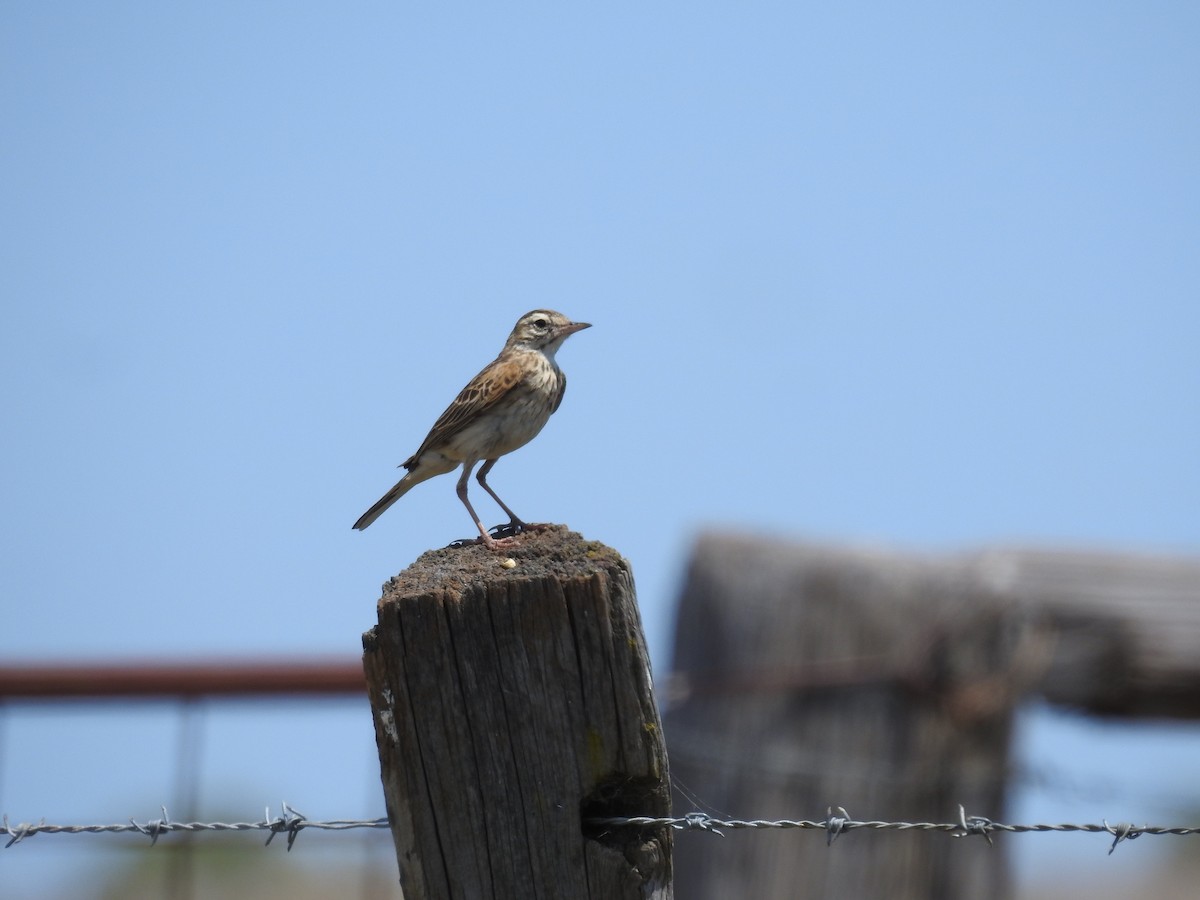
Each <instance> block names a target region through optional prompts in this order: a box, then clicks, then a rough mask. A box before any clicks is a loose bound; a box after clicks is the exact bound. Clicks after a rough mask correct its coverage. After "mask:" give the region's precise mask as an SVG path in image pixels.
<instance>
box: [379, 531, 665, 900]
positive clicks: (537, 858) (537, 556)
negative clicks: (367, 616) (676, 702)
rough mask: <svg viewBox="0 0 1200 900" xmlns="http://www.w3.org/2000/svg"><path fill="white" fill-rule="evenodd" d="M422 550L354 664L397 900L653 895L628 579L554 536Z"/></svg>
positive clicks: (646, 670)
mask: <svg viewBox="0 0 1200 900" xmlns="http://www.w3.org/2000/svg"><path fill="white" fill-rule="evenodd" d="M507 556H508V557H510V558H511V559H512V560H513V561H514V562H515V566H514V567H512V568H505V567H504V564H505V563H504V560H505V555H503V554H497V553H492V552H489V551H487V550H485V549H483V548H482V547H473V546H472V547H464V548H456V549H447V550H439V551H432V552H429V553H426V554H424V555H422V556H421V557H420V559H418V560H417V561H416V563H414V564H413V565H412V566H411V567H410V568H408V569H407V570H405V571H404V572H403V573H401V574H400V575H399V576H397V577H396V578H393V579H392V580H391V581H389V582H388V583H387V585H385V587H384V594H383V599H382V600H381V601H380V603H379V624H378V625H377V626H376V627H375V628H374V629H372V630H371V631H369V632H367V634H366V635H364V639H363V645H364V648H365V653H364V657H363V662H364V667H365V670H366V674H367V681H368V688H369V693H370V697H371V703H372V707H373V710H374V716H375V728H376V738H377V743H378V747H379V756H380V764H381V772H382V778H383V785H384V793H385V796H386V799H387V809H388V816H389V818H390V820H391V824H392V833H393V837H394V839H395V844H396V853H397V858H398V860H399V863H400V873H401V884H402V886H403V889H404V894H405V898H406V900H427V898H428V900H434V898H437V900H441V898H471V900H476V898H512V897H531V898H532V897H543V898H560V897H561V898H596V900H601V898H603V900H609V898H658V900H664V898H669V897H671V895H672V894H671V891H672V887H671V835H670V833H669V831H662V832H658V833H651V834H646V833H639V832H636V831H633V830H632V829H608V830H605V829H596V828H593V827H590V826H588V825H587V824H586V820H587V819H588V818H593V817H599V816H608V815H612V816H625V815H645V814H649V815H665V814H668V813H669V810H670V788H669V784H670V782H669V776H668V771H667V758H666V751H665V747H664V744H663V740H662V729H661V724H660V720H659V716H658V711H657V707H656V706H655V703H654V699H653V695H652V686H651V679H650V667H649V657H648V655H647V653H646V647H645V640H644V637H643V635H642V629H641V621H640V617H639V614H638V609H637V601H636V596H635V592H634V586H633V576H632V573H631V572H630V569H629V564H628V562H627V561H626V560H624V559H622V558H621V556H620V555H618V554H617V553H616V552H615V551H613V550H611V549H609V548H608V547H605V546H604V545H602V544H598V543H595V542H590V541H584V540H583V539H581V538H580V537H579V535H577V534H573V533H570V532H567V531H566V530H565V529H562V528H556V529H553V530H549V531H542V532H537V533H531V534H526V535H523V536H522V537H521V538H520V539H519V540H518V542H517V544H516V545H515V546H514V547H513V548H512V549H510V550H509V551H508V554H507Z"/></svg>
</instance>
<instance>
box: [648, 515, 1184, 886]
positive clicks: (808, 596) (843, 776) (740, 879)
mask: <svg viewBox="0 0 1200 900" xmlns="http://www.w3.org/2000/svg"><path fill="white" fill-rule="evenodd" d="M667 691H668V697H669V698H670V699H671V704H670V707H669V709H668V711H667V714H666V716H665V727H666V730H667V741H668V746H669V748H670V752H671V762H672V770H673V772H674V774H675V777H676V780H677V782H678V783H679V784H680V785H683V786H686V787H687V789H688V790H689V791H691V792H692V793H693V794H694V795H695V796H696V797H697V798H698V800H699V801H701V802H702V803H704V804H705V805H706V806H707V807H711V808H712V809H714V810H715V811H716V812H717V813H719V814H721V815H726V816H735V817H752V818H767V819H772V818H797V817H799V818H810V819H816V820H820V819H823V818H824V817H825V815H826V811H827V809H828V808H829V807H830V806H844V807H845V808H846V809H847V811H848V812H849V813H850V814H851V816H853V817H854V818H858V819H885V820H891V821H922V820H923V821H939V822H945V821H954V820H955V819H957V817H958V804H960V803H961V804H963V805H964V806H965V807H966V811H967V814H968V815H981V816H987V817H989V818H992V819H995V820H998V821H1003V820H1004V818H1005V812H1004V809H1005V787H1006V785H1005V780H1006V774H1007V768H1008V743H1009V735H1010V730H1011V722H1012V711H1013V709H1014V707H1015V706H1016V705H1017V704H1018V703H1019V702H1021V701H1022V700H1023V699H1025V698H1027V697H1029V696H1033V695H1036V694H1039V693H1040V694H1042V695H1043V696H1044V697H1046V698H1047V699H1048V700H1050V701H1052V702H1056V703H1066V704H1070V705H1071V706H1074V707H1077V708H1081V709H1084V710H1087V711H1090V712H1094V713H1102V714H1122V715H1133V716H1136V715H1146V716H1163V715H1170V716H1184V717H1196V716H1198V715H1200V561H1198V560H1194V559H1190V560H1189V559H1184V560H1180V559H1168V558H1154V557H1145V556H1136V555H1132V554H1120V555H1114V554H1100V553H1077V552H1054V551H1030V550H1019V549H1015V550H994V551H988V552H986V553H977V554H966V555H958V556H945V557H934V556H924V557H923V556H916V555H906V554H900V553H889V552H881V551H873V550H866V549H847V548H831V547H824V546H812V545H803V544H789V543H783V542H779V541H773V540H764V539H760V538H755V537H749V536H745V535H720V534H710V535H705V536H703V537H702V538H701V539H700V540H699V541H698V542H697V545H696V547H695V550H694V552H693V555H692V559H691V562H690V565H689V569H688V575H687V581H686V584H685V586H684V590H683V594H682V598H681V601H680V605H679V612H678V620H677V625H676V639H675V658H674V672H673V674H672V676H671V679H670V683H669V685H668V688H667ZM850 844H853V849H852V850H851V849H850V848H849V847H848V846H847V845H850ZM1004 845H1005V841H1004V840H1003V838H997V842H996V846H994V847H989V846H988V845H987V844H986V843H985V842H984V841H982V840H978V839H971V840H966V841H944V840H936V839H932V838H931V837H930V836H929V835H918V834H914V833H895V832H873V833H871V835H870V837H869V838H867V837H866V836H864V835H856V834H849V835H846V836H844V837H841V838H839V840H838V842H837V844H835V845H834V846H833V847H830V848H827V847H826V846H825V844H824V842H822V841H814V840H812V839H811V837H809V838H807V839H806V836H804V835H802V834H798V833H796V832H754V833H753V834H752V835H749V836H747V835H744V834H741V833H735V834H732V835H730V837H728V838H727V839H726V840H725V841H713V840H711V839H705V838H704V837H702V836H692V835H687V836H686V837H685V838H684V839H681V842H680V845H679V847H678V848H677V849H676V863H675V872H676V876H675V877H676V883H677V885H678V888H679V892H680V895H681V896H685V897H689V898H697V900H704V898H717V897H721V898H724V897H730V896H748V897H758V898H770V897H787V898H805V897H814V898H816V897H827V896H846V897H859V896H862V897H871V896H887V897H889V898H928V897H935V898H941V897H946V898H950V897H964V896H970V897H973V898H981V900H989V898H1001V897H1005V896H1007V895H1008V893H1009V888H1008V869H1007V863H1006V858H1005V850H1004Z"/></svg>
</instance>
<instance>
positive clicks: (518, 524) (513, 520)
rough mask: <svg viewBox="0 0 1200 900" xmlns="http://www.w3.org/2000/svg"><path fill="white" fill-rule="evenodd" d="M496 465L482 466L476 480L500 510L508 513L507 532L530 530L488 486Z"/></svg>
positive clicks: (485, 464) (487, 464)
mask: <svg viewBox="0 0 1200 900" xmlns="http://www.w3.org/2000/svg"><path fill="white" fill-rule="evenodd" d="M494 464H496V460H487V461H486V462H485V463H484V464H482V467H481V468H480V469H479V474H478V475H476V476H475V480H476V481H479V484H480V485H481V486H482V488H484V490H485V491H487V492H488V493H490V494H491V496H492V499H493V500H496V502H497V503H498V504H499V505H500V509H502V510H504V511H505V512H508V514H509V526H508V528H506V529H505V530H508V532H511V533H512V534H517V533H520V532H523V530H524V529H526V528H528V526H527V524H526V523H524V522H522V521H521V520H520V518H517V514H516V512H514V511H512V510H510V509H509V508H508V506H505V505H504V500H502V499H500V498H499V497H497V494H496V491H493V490H492V487H491V485H488V484H487V473H488V472H491V470H492V467H493V466H494Z"/></svg>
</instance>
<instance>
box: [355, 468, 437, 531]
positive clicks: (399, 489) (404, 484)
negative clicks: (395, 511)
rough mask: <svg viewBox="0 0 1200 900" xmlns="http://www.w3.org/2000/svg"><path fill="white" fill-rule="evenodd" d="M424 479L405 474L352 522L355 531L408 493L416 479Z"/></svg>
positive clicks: (376, 517) (372, 520)
mask: <svg viewBox="0 0 1200 900" xmlns="http://www.w3.org/2000/svg"><path fill="white" fill-rule="evenodd" d="M424 480H425V479H423V478H421V479H416V478H413V477H412V475H411V474H409V475H405V476H404V477H403V478H401V479H400V480H399V481H397V482H396V485H395V487H393V488H392V489H391V490H390V491H388V492H387V493H386V494H384V495H383V496H382V497H380V498H379V499H378V500H376V501H375V505H374V506H372V507H371V508H370V509H368V510H367V511H366V512H365V513H363V514H362V515H361V516H359V518H358V521H357V522H355V523H354V528H355V530H357V531H362V530H363V529H364V528H366V527H367V526H368V525H370V524H371V523H372V522H374V521H375V520H376V519H378V518H379V517H380V516H382V515H383V513H384V510H386V509H387V508H388V507H389V506H391V505H392V504H393V503H395V502H396V501H397V500H399V499H400V498H401V497H403V496H404V495H405V494H407V493H408V490H409V488H411V487H412V486H413V485H415V484H417V483H418V481H424Z"/></svg>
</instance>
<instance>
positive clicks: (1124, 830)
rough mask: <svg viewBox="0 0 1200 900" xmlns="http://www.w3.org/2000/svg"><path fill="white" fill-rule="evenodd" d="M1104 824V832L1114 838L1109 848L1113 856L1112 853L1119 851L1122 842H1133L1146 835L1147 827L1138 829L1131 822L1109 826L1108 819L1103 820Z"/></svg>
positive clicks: (1109, 852)
mask: <svg viewBox="0 0 1200 900" xmlns="http://www.w3.org/2000/svg"><path fill="white" fill-rule="evenodd" d="M1101 821H1102V822H1104V830H1105V831H1107V832H1108V833H1109V834H1111V835H1112V836H1113V842H1112V846H1110V847H1109V848H1108V855H1109V856H1112V852H1113V851H1114V850H1116V849H1117V844H1119V843H1121V841H1132V840H1134V839H1135V838H1140V837H1141V836H1142V835H1143V834H1145V833H1146V827H1145V826H1143V827H1142V828H1137V827H1135V826H1134V825H1131V824H1130V823H1129V822H1120V823H1118V824H1116V825H1109V824H1108V819H1102V820H1101Z"/></svg>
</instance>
